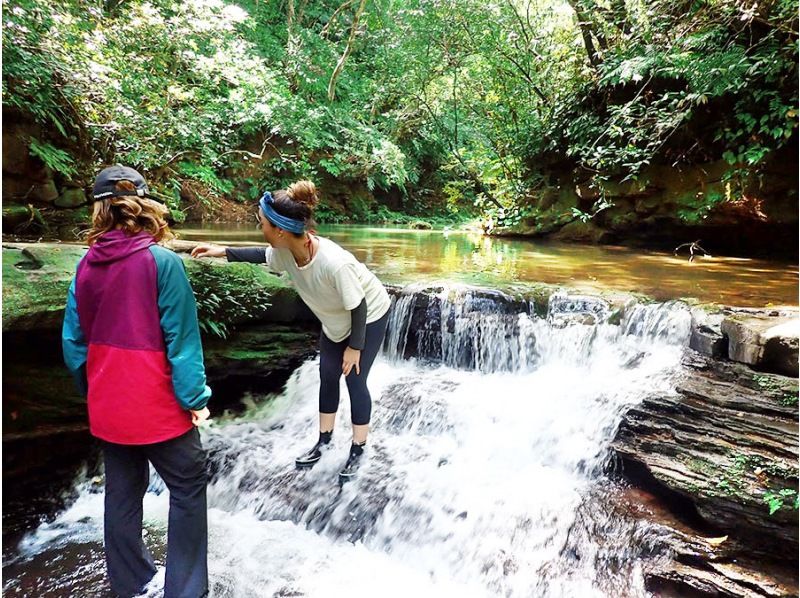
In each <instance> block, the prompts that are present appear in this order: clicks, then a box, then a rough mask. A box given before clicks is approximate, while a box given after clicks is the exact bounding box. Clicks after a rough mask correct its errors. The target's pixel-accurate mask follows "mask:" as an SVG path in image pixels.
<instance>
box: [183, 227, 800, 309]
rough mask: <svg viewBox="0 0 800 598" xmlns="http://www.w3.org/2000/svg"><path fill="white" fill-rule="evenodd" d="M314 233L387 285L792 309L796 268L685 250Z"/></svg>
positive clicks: (459, 234)
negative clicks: (437, 283)
mask: <svg viewBox="0 0 800 598" xmlns="http://www.w3.org/2000/svg"><path fill="white" fill-rule="evenodd" d="M319 232H320V234H321V235H323V236H326V237H329V238H331V239H332V240H334V241H336V242H337V243H339V244H341V245H342V246H343V247H345V248H346V249H348V250H349V251H351V252H352V253H353V254H354V255H355V256H356V257H357V258H358V259H359V260H360V261H362V262H364V263H365V264H367V265H368V266H369V267H370V268H371V269H372V270H373V271H375V272H376V273H377V274H378V275H379V276H380V278H381V280H383V281H384V282H386V283H395V284H401V285H402V284H409V283H412V282H420V281H429V282H430V281H434V280H449V281H453V282H462V283H467V284H476V285H484V286H489V287H506V286H508V285H509V284H510V283H511V284H513V283H532V282H539V283H550V284H556V285H564V286H569V287H570V288H573V289H579V290H583V291H587V292H598V291H606V290H615V291H626V292H636V293H644V294H645V295H649V296H651V297H653V298H654V299H656V300H659V301H667V300H670V299H678V298H694V299H698V300H700V301H703V302H709V303H720V304H724V305H734V306H743V307H764V306H767V305H774V306H779V305H788V306H791V305H797V304H798V268H797V263H784V262H775V261H766V260H758V259H747V258H740V257H725V256H712V257H699V258H696V259H695V260H693V261H692V262H689V260H688V257H689V254H688V253H687V251H686V248H684V249H683V250H682V252H679V254H678V255H677V256H676V255H674V254H672V253H661V252H656V251H647V250H639V249H631V248H626V247H616V246H608V245H603V246H596V245H576V244H559V243H549V242H548V243H545V242H541V241H532V240H529V239H508V238H496V237H486V236H483V235H481V234H479V233H474V232H467V231H447V230H445V231H441V230H438V231H417V230H409V229H401V228H389V227H375V226H344V225H337V226H324V227H320V229H319ZM178 234H179V235H180V238H182V239H185V240H191V241H213V242H218V243H221V244H230V245H247V244H257V243H263V237H262V236H261V233H260V231H258V230H256V229H255V226H254V225H253V226H245V225H236V224H219V225H214V224H210V225H206V226H204V227H203V228H185V229H179V230H178ZM676 245H677V243H676ZM706 249H708V250H709V251H711V250H712V249H713V248H706Z"/></svg>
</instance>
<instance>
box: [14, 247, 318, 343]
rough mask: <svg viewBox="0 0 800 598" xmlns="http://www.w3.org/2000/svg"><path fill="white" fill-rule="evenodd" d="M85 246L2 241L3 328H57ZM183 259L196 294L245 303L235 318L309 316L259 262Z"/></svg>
mask: <svg viewBox="0 0 800 598" xmlns="http://www.w3.org/2000/svg"><path fill="white" fill-rule="evenodd" d="M86 251H87V249H86V247H83V246H80V245H68V244H59V243H13V244H5V245H3V331H10V330H31V329H58V328H60V327H61V322H62V320H63V316H64V306H65V304H66V300H67V291H68V289H69V285H70V282H71V281H72V278H73V276H74V275H75V269H76V268H77V265H78V262H79V261H80V259H81V258H82V257H83V256H84V255H85V254H86ZM184 263H185V264H186V271H187V274H188V276H189V279H190V281H191V282H192V287H193V289H194V290H195V293H196V294H198V296H201V295H202V294H203V293H206V292H208V291H214V289H212V288H208V285H213V286H214V287H215V288H216V287H217V286H220V287H224V288H225V289H226V291H227V294H226V297H227V298H229V299H231V300H233V301H235V302H237V303H240V304H241V305H242V306H244V310H245V311H244V312H243V313H242V314H239V315H238V317H236V318H234V322H233V323H240V322H245V321H251V320H252V321H257V320H267V321H269V320H273V321H291V320H293V319H300V320H309V319H311V318H313V316H311V314H310V312H309V310H308V308H306V307H305V306H304V305H303V304H302V301H301V300H300V298H299V296H298V295H297V292H296V291H295V290H294V289H293V288H292V287H290V285H289V284H288V282H287V280H286V279H285V278H282V277H280V276H276V275H274V274H271V273H270V272H268V271H267V270H266V268H264V267H262V266H256V265H254V264H245V263H234V264H228V263H227V262H224V261H223V260H194V259H191V258H188V257H184ZM234 305H235V304H234Z"/></svg>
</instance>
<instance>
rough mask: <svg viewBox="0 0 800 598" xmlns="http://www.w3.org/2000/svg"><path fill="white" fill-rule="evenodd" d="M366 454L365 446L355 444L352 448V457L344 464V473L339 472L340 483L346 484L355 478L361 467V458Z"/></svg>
mask: <svg viewBox="0 0 800 598" xmlns="http://www.w3.org/2000/svg"><path fill="white" fill-rule="evenodd" d="M363 454H364V445H358V444H354V445H353V446H351V447H350V455H349V456H348V457H347V463H345V464H344V467H343V468H342V471H340V472H339V483H340V484H344V483H345V482H348V481H350V480H352V479H353V477H355V475H356V472H357V471H358V467H359V466H360V465H361V457H362V455H363Z"/></svg>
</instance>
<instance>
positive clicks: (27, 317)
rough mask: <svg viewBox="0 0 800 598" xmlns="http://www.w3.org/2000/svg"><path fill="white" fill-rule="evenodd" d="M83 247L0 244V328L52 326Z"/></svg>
mask: <svg viewBox="0 0 800 598" xmlns="http://www.w3.org/2000/svg"><path fill="white" fill-rule="evenodd" d="M85 252H86V250H85V248H83V247H79V246H76V245H56V244H46V245H44V244H43V245H41V246H36V245H30V246H22V245H18V246H4V247H3V330H10V329H15V328H16V329H26V328H34V327H52V326H54V325H58V324H59V323H60V320H61V314H62V313H63V309H64V305H65V304H66V299H67V290H68V289H69V284H70V281H71V280H72V277H73V276H74V274H75V268H76V266H77V264H78V261H79V260H80V259H81V257H83V255H84V254H85Z"/></svg>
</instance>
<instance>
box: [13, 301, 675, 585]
mask: <svg viewBox="0 0 800 598" xmlns="http://www.w3.org/2000/svg"><path fill="white" fill-rule="evenodd" d="M610 313H611V309H610V308H609V307H608V306H607V305H606V304H605V303H604V302H602V301H598V300H596V299H595V300H593V299H591V298H580V297H568V296H554V297H553V298H551V301H550V305H549V309H548V313H547V316H546V317H537V316H536V315H535V314H534V313H533V309H532V308H531V306H530V305H528V304H527V303H526V302H524V301H522V300H514V299H511V298H508V297H505V296H500V295H497V294H491V293H488V294H487V293H486V292H475V291H465V290H458V289H448V288H441V289H438V290H437V291H436V292H433V293H429V294H424V293H420V292H412V290H411V289H407V290H406V291H405V292H404V293H401V294H400V295H399V296H397V297H396V298H395V300H394V307H393V313H392V316H391V320H390V328H389V331H388V334H387V340H386V350H385V353H384V355H383V356H382V357H379V359H378V361H377V362H376V364H375V366H374V368H373V371H372V374H371V377H370V386H371V389H372V392H373V398H374V403H375V405H374V409H373V422H372V425H373V432H372V434H371V436H370V443H369V449H368V459H367V461H366V463H365V464H364V466H363V467H362V470H361V471H360V472H359V476H358V478H357V479H356V480H355V481H353V482H350V483H348V484H346V485H344V486H343V487H340V486H339V485H338V482H337V475H336V473H337V471H338V469H339V468H340V467H341V465H342V464H343V462H344V459H345V457H346V452H347V448H348V446H349V438H348V436H349V424H348V422H349V415H348V414H347V413H346V410H347V408H348V403H347V398H346V397H347V393H346V390H345V387H344V384H343V385H342V397H343V401H342V403H343V404H342V406H341V411H340V417H339V421H338V422H337V425H336V429H335V432H334V443H333V444H334V446H333V448H332V449H331V450H329V451H328V452H327V453H325V454H324V456H323V458H322V460H321V461H320V462H319V463H318V464H317V466H316V467H314V468H313V469H312V470H309V471H298V470H295V468H294V457H296V456H297V455H299V454H300V453H302V452H303V451H304V450H305V449H307V448H308V447H309V446H310V445H311V444H312V443H313V441H314V436H315V433H316V432H315V429H314V428H315V426H316V402H317V393H318V386H319V380H318V376H317V367H318V362H317V360H311V361H309V362H307V363H306V364H304V365H303V366H301V367H300V368H299V369H298V370H297V371H296V372H295V373H294V374H293V376H292V377H291V379H290V380H289V382H288V384H287V386H286V389H285V391H284V392H283V394H281V395H280V396H279V397H277V398H275V399H274V400H273V401H270V402H269V403H267V404H265V405H264V406H262V407H260V408H256V409H253V410H251V411H250V412H249V413H247V414H246V415H245V416H242V417H237V418H235V419H229V420H225V421H219V422H217V423H216V424H215V425H213V426H212V427H211V428H209V429H206V430H205V431H204V442H205V444H206V446H207V447H208V449H209V453H210V461H211V465H212V471H213V481H212V483H211V484H210V486H209V507H210V515H209V521H210V558H209V560H210V574H211V579H212V595H213V596H226V597H227V596H231V597H234V596H236V597H239V596H242V597H244V596H350V595H364V593H365V592H375V593H379V594H380V595H382V596H387V595H388V596H407V595H409V593H410V592H413V593H415V594H416V595H417V596H437V597H439V596H459V597H462V596H509V597H511V596H514V597H517V596H519V597H529V596H569V597H573V596H575V597H583V596H614V597H618V596H646V595H647V592H646V591H645V589H644V581H643V579H644V578H643V574H642V569H643V567H645V566H646V563H647V559H654V558H662V557H661V556H659V555H658V549H657V548H658V546H657V539H656V537H655V535H654V533H653V531H652V530H651V529H650V528H649V527H648V525H647V524H644V523H642V522H637V521H634V520H632V519H630V518H626V517H624V516H620V515H619V513H617V512H616V511H615V507H614V492H615V486H614V484H612V483H610V482H609V481H608V480H607V479H606V478H605V477H604V476H603V474H602V471H603V468H604V465H605V463H606V460H607V458H608V452H607V447H608V444H609V443H610V441H611V439H612V438H613V435H614V432H615V430H616V427H617V425H618V423H619V421H620V418H621V417H622V414H623V413H624V412H625V410H626V408H627V407H629V406H631V405H633V404H635V403H637V402H639V401H640V400H641V399H642V398H644V397H645V396H646V395H647V394H648V393H654V392H662V393H668V392H672V386H671V384H670V379H671V376H672V375H673V374H674V371H675V368H676V366H677V364H678V362H679V359H680V355H681V352H682V348H683V346H684V345H685V343H686V340H687V338H688V333H689V323H690V317H689V314H688V310H687V309H686V308H685V306H683V305H681V304H677V303H674V304H658V305H655V304H654V305H633V306H628V307H627V308H626V309H625V311H624V314H623V315H622V317H621V320H620V321H619V323H618V324H611V323H609V322H608V318H609V315H610ZM410 355H413V356H415V357H413V358H411V359H408V358H407V357H408V356H410ZM98 487H99V486H98V485H97V484H96V483H95V484H92V483H91V482H85V483H84V486H83V487H82V489H81V493H80V496H79V498H78V499H77V501H76V502H75V503H74V504H73V505H72V507H70V508H69V509H67V510H66V511H65V512H64V513H62V514H61V515H60V516H59V517H58V518H57V519H56V520H55V521H54V522H53V523H49V524H45V525H42V526H41V527H40V528H39V529H38V530H36V531H35V532H34V533H32V534H30V535H29V536H28V537H26V538H25V540H24V541H23V542H22V543H21V545H20V547H19V549H18V555H17V557H16V563H15V567H17V568H18V569H19V570H24V563H26V562H36V560H37V559H39V560H40V561H41V560H42V559H45V560H46V559H52V560H53V561H58V559H56V558H55V557H54V555H56V554H64V553H65V552H66V553H69V554H72V555H73V557H72V560H73V561H77V562H78V563H79V564H80V567H78V568H77V569H74V568H73V569H70V571H74V570H77V571H81V574H80V575H75V574H70V572H69V571H65V572H63V575H62V576H61V578H60V580H59V582H58V588H65V587H66V588H67V591H66V592H65V593H62V594H59V593H58V589H57V588H55V587H51V588H49V589H50V590H52V591H55V594H53V595H81V596H92V595H100V593H99V592H98V593H94V590H92V589H91V588H92V587H96V586H97V585H98V583H99V581H100V580H101V579H102V545H101V542H102V500H103V498H102V493H101V492H100V491H99V490H98ZM167 505H168V500H167V493H166V492H163V487H162V485H161V484H160V483H159V481H158V480H157V479H156V480H154V482H153V483H152V484H151V488H150V492H149V493H148V495H147V497H146V502H145V517H146V520H147V528H148V530H149V532H150V536H151V539H154V540H155V543H156V544H157V545H159V546H161V550H162V551H163V542H164V535H165V534H164V532H165V526H166V514H167ZM62 560H63V559H62ZM52 566H56V567H57V566H58V565H57V564H56V565H52ZM81 567H82V568H81ZM160 577H161V578H162V579H161V580H156V581H155V582H154V583H153V584H152V586H153V589H152V590H151V592H150V593H149V595H152V596H157V595H158V593H159V591H158V589H157V587H158V586H159V583H160V581H163V569H162V572H161V574H160ZM25 583H26V582H25V580H24V575H20V576H17V578H13V577H12V578H11V579H10V580H9V581H7V582H6V585H5V590H6V591H9V592H10V595H15V594H14V591H15V590H17V591H19V588H21V587H23V586H24V584H25ZM28 583H30V582H28ZM42 583H43V584H45V585H46V584H47V583H48V582H47V581H46V580H45V581H42ZM53 583H55V582H53ZM64 584H66V585H64ZM16 595H24V593H17V594H16Z"/></svg>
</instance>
